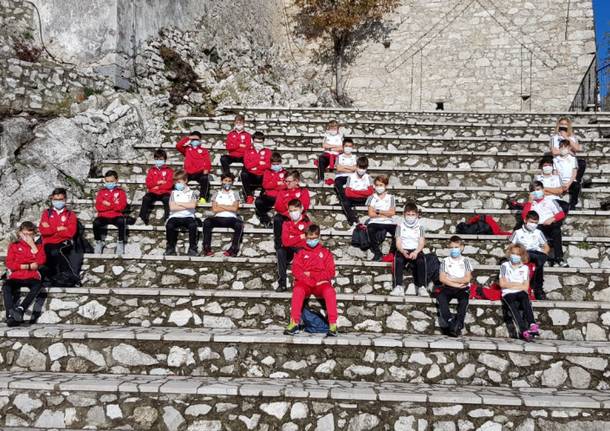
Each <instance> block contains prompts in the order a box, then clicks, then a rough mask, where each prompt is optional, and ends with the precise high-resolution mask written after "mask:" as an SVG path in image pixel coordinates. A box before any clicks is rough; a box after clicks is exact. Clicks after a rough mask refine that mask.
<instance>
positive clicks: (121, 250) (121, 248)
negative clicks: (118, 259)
mask: <svg viewBox="0 0 610 431" xmlns="http://www.w3.org/2000/svg"><path fill="white" fill-rule="evenodd" d="M115 253H116V254H117V255H118V256H123V255H124V254H125V243H124V242H123V241H118V242H117V243H116V250H115Z"/></svg>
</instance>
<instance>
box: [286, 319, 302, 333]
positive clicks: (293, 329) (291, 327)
mask: <svg viewBox="0 0 610 431" xmlns="http://www.w3.org/2000/svg"><path fill="white" fill-rule="evenodd" d="M298 333H299V325H297V324H296V323H294V322H293V321H290V323H289V324H288V326H286V329H284V334H285V335H296V334H298Z"/></svg>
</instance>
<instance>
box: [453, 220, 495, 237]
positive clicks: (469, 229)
mask: <svg viewBox="0 0 610 431" xmlns="http://www.w3.org/2000/svg"><path fill="white" fill-rule="evenodd" d="M455 233H457V234H458V235H492V234H493V230H492V229H491V226H489V225H488V224H487V223H486V222H485V216H483V215H482V216H480V217H479V220H478V221H476V222H474V223H468V222H461V223H458V225H457V226H456V227H455Z"/></svg>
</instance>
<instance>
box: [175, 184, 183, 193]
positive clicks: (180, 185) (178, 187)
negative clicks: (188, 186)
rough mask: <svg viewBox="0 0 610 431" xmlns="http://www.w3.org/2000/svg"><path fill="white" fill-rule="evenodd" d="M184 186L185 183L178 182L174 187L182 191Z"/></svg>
mask: <svg viewBox="0 0 610 431" xmlns="http://www.w3.org/2000/svg"><path fill="white" fill-rule="evenodd" d="M184 187H185V185H184V183H176V184H175V185H174V188H175V189H176V190H178V191H179V192H181V191H182V190H184Z"/></svg>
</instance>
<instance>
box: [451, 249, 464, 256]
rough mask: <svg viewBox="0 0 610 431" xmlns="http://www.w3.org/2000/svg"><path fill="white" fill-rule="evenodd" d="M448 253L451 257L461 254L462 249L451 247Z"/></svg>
mask: <svg viewBox="0 0 610 431" xmlns="http://www.w3.org/2000/svg"><path fill="white" fill-rule="evenodd" d="M449 255H450V256H451V257H460V256H461V255H462V250H461V249H460V248H459V247H453V248H452V249H451V250H450V251H449Z"/></svg>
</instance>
